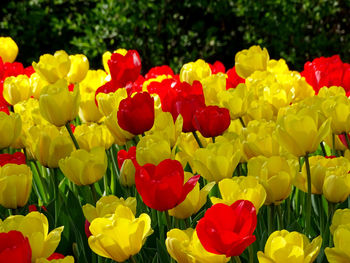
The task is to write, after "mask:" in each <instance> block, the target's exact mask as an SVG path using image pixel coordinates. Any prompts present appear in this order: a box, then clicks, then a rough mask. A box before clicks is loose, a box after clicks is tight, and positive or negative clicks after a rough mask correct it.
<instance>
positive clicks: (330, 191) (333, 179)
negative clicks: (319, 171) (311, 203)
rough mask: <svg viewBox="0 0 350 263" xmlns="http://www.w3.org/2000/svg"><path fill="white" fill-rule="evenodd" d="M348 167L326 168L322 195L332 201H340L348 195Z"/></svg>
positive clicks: (349, 179)
mask: <svg viewBox="0 0 350 263" xmlns="http://www.w3.org/2000/svg"><path fill="white" fill-rule="evenodd" d="M348 172H349V169H348V168H347V167H343V166H337V167H332V168H328V169H327V171H326V176H325V178H324V183H323V195H324V197H325V198H326V199H327V200H328V201H329V202H332V203H341V202H344V201H345V200H346V198H348V196H349V195H350V174H349V173H348Z"/></svg>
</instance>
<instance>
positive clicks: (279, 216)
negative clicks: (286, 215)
mask: <svg viewBox="0 0 350 263" xmlns="http://www.w3.org/2000/svg"><path fill="white" fill-rule="evenodd" d="M276 210H277V214H278V228H279V230H282V229H284V224H283V217H282V210H281V205H277V206H276Z"/></svg>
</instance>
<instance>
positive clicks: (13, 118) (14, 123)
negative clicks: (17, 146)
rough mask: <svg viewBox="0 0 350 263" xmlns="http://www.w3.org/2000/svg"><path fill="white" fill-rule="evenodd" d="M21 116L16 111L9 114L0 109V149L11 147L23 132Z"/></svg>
mask: <svg viewBox="0 0 350 263" xmlns="http://www.w3.org/2000/svg"><path fill="white" fill-rule="evenodd" d="M21 130H22V121H21V117H20V116H19V115H18V114H17V113H15V114H10V115H7V114H6V113H5V112H2V111H0V149H3V148H6V147H9V146H10V145H11V144H12V143H14V142H15V141H16V139H17V138H18V137H19V135H20V134H21Z"/></svg>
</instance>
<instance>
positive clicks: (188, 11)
mask: <svg viewBox="0 0 350 263" xmlns="http://www.w3.org/2000/svg"><path fill="white" fill-rule="evenodd" d="M0 35H3V36H11V37H12V38H13V39H14V40H15V41H16V42H17V44H18V46H19V50H20V51H19V55H18V58H17V61H20V62H23V63H24V64H25V65H26V66H27V65H30V64H31V62H32V61H38V59H39V56H40V55H41V54H44V53H54V51H56V50H59V49H64V50H66V51H67V52H68V53H69V54H75V53H83V54H85V55H86V56H87V57H88V58H89V60H90V65H91V68H95V69H96V68H101V67H102V62H101V55H102V54H103V52H104V51H106V50H109V51H113V50H115V49H117V48H126V49H136V50H138V51H139V53H140V55H141V57H142V64H143V73H145V72H147V70H148V69H149V68H150V67H152V66H157V65H161V64H168V65H170V66H171V67H172V68H173V69H174V70H175V71H177V72H178V70H179V69H180V68H181V66H182V65H183V64H184V63H187V62H189V61H194V60H196V59H198V58H203V59H205V60H206V61H208V62H211V63H213V62H214V61H215V60H220V61H222V62H223V63H224V64H225V66H226V67H227V68H229V67H232V66H233V65H234V56H235V54H236V53H237V52H238V51H240V50H242V49H245V48H249V47H250V46H251V45H255V44H258V45H261V46H263V47H266V48H267V49H268V51H269V53H270V57H271V58H275V59H279V58H284V59H286V60H287V62H288V65H289V66H290V67H291V68H292V69H295V70H299V71H300V70H302V68H303V65H304V63H305V62H306V61H307V60H312V59H314V58H316V57H319V56H331V55H333V54H339V55H340V56H341V58H342V60H343V61H344V62H350V0H345V1H326V0H319V1H311V0H294V1H288V0H287V1H283V0H266V1H265V0H257V1H254V0H251V1H248V0H237V1H234V0H217V1H210V0H201V1H199V0H184V1H176V0H159V1H152V0H151V1H149V0H147V1H146V0H140V1H130V0H129V1H128V0H119V1H118V0H102V1H97V0H84V1H80V0H76V1H73V0H51V1H49V0H29V1H25V0H20V1H1V3H0Z"/></svg>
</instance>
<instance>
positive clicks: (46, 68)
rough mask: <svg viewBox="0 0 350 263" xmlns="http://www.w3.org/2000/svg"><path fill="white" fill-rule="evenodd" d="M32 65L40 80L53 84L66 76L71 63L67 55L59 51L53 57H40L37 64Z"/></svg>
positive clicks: (47, 55) (48, 55)
mask: <svg viewBox="0 0 350 263" xmlns="http://www.w3.org/2000/svg"><path fill="white" fill-rule="evenodd" d="M32 65H33V68H34V69H35V72H37V73H38V74H39V76H40V77H41V78H43V79H45V80H46V81H47V82H49V83H51V84H53V83H55V82H56V81H57V80H59V79H63V78H65V77H66V76H67V74H68V72H69V69H70V66H71V62H70V59H69V56H68V54H67V53H66V52H65V51H64V50H59V51H56V52H55V54H54V55H51V54H45V55H42V56H40V58H39V62H38V63H36V62H33V63H32Z"/></svg>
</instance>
